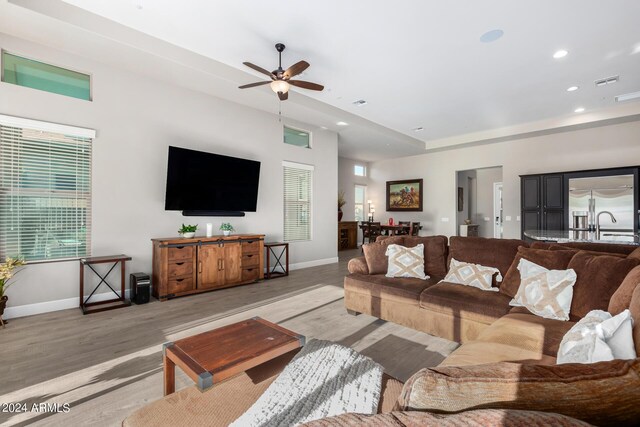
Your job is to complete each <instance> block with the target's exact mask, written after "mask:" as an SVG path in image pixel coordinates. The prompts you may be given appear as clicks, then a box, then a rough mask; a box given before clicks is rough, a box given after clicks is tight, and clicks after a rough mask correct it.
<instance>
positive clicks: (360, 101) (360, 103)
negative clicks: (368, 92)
mask: <svg viewBox="0 0 640 427" xmlns="http://www.w3.org/2000/svg"><path fill="white" fill-rule="evenodd" d="M352 104H353V105H355V106H356V107H362V106H363V105H367V101H365V100H364V99H358V100H357V101H353V102H352Z"/></svg>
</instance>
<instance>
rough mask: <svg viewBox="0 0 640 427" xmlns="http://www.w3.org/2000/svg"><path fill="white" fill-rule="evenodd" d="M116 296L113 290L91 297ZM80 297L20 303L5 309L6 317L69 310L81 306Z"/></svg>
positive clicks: (94, 298) (127, 295)
mask: <svg viewBox="0 0 640 427" xmlns="http://www.w3.org/2000/svg"><path fill="white" fill-rule="evenodd" d="M113 297H114V295H113V292H105V293H102V294H95V295H93V296H92V297H91V301H92V302H93V301H96V302H97V301H106V300H108V299H112V298H113ZM125 297H126V298H129V289H126V290H125ZM79 304H80V302H79V298H78V297H75V298H65V299H59V300H55V301H46V302H37V303H35V304H25V305H18V306H15V307H7V308H5V309H4V315H3V316H2V318H4V319H15V318H16V317H24V316H33V315H34V314H42V313H50V312H52V311H60V310H67V309H70V308H77V309H78V310H80V307H79Z"/></svg>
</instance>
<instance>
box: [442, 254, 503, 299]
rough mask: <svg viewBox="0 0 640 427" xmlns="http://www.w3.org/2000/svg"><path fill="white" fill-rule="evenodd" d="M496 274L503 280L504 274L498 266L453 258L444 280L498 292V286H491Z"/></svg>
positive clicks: (497, 278) (500, 280) (497, 279)
mask: <svg viewBox="0 0 640 427" xmlns="http://www.w3.org/2000/svg"><path fill="white" fill-rule="evenodd" d="M496 274H497V277H496V281H498V282H502V275H501V274H500V270H498V269H497V268H493V267H485V266H484V265H480V264H471V263H468V262H462V261H458V260H456V259H455V258H451V264H449V272H448V273H447V276H446V277H445V278H444V279H443V280H442V282H449V283H457V284H460V285H466V286H473V287H474V288H478V289H482V290H483V291H493V292H498V290H499V289H498V288H494V287H493V286H491V284H492V283H493V276H494V275H496Z"/></svg>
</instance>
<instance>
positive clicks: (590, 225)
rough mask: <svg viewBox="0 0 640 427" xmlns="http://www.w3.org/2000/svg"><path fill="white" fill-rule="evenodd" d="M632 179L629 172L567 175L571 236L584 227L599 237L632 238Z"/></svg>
mask: <svg viewBox="0 0 640 427" xmlns="http://www.w3.org/2000/svg"><path fill="white" fill-rule="evenodd" d="M633 183H634V176H633V175H616V176H603V177H589V178H571V179H569V224H570V229H572V230H575V233H574V234H575V237H582V236H586V235H587V231H588V232H589V235H590V236H591V237H592V238H595V239H599V240H613V241H621V242H627V241H628V242H633V241H635V240H636V238H635V236H634V217H635V215H636V212H635V208H634V185H633ZM585 217H586V218H585ZM598 223H599V224H598ZM578 224H579V225H580V227H577V226H578ZM585 225H586V227H584V226H585ZM584 228H587V230H584ZM596 230H599V232H600V233H599V236H598V235H597V234H596Z"/></svg>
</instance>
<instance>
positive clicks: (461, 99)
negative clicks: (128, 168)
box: [0, 0, 640, 160]
mask: <svg viewBox="0 0 640 427" xmlns="http://www.w3.org/2000/svg"><path fill="white" fill-rule="evenodd" d="M5 1H6V0H5ZM63 1H64V2H65V3H67V4H66V5H65V4H64V3H61V2H60V0H52V1H48V2H46V6H45V5H44V3H45V2H42V1H40V2H39V1H37V0H11V3H14V4H19V5H21V6H24V7H27V8H29V9H30V10H32V11H38V12H39V13H41V14H44V15H47V16H49V17H53V18H55V19H56V20H58V21H63V22H67V23H71V24H73V25H74V26H76V27H79V28H82V31H83V32H84V33H87V32H89V33H91V34H92V35H94V36H95V35H99V36H101V37H103V38H107V39H109V40H111V41H112V42H114V43H119V44H120V48H122V44H127V45H129V47H133V48H135V49H137V50H143V51H146V52H149V53H155V54H156V55H158V52H159V50H158V49H161V48H162V49H163V50H162V56H163V57H164V58H165V59H170V60H172V61H174V62H176V63H179V64H182V65H189V67H190V68H191V69H193V68H194V67H195V68H197V67H200V71H204V72H205V73H207V74H209V77H211V75H213V74H215V75H216V77H218V78H220V77H222V78H221V80H224V83H225V84H222V83H220V82H218V85H217V86H216V85H215V84H213V83H212V84H211V88H215V90H216V91H215V94H216V95H218V96H221V97H225V98H229V99H234V100H236V101H238V102H241V103H245V104H247V105H252V106H255V107H256V108H261V109H265V110H268V111H272V112H274V111H277V102H276V101H275V100H276V98H275V94H273V93H272V92H270V89H269V88H268V87H261V88H254V89H247V90H245V91H240V90H237V89H236V86H237V85H239V84H245V83H249V82H252V81H257V80H260V79H262V77H263V76H261V75H260V74H258V73H255V72H253V71H252V70H249V69H247V68H246V67H244V66H243V65H242V62H243V61H250V62H253V63H254V64H257V65H260V66H262V67H264V68H266V69H269V70H271V69H274V68H276V66H277V53H276V51H275V49H274V47H273V45H274V44H275V43H276V42H283V43H285V44H286V45H287V49H286V50H285V52H284V54H283V66H284V67H287V66H289V65H291V64H293V63H295V62H297V61H298V60H301V59H305V60H307V61H308V62H309V63H310V64H311V67H310V68H309V69H308V70H307V71H306V72H305V73H304V76H303V77H302V78H303V79H305V80H309V81H313V82H318V83H321V84H324V85H325V87H326V89H325V91H323V92H319V93H318V92H312V91H304V90H300V91H299V93H300V94H292V96H291V97H290V99H289V101H286V102H285V103H283V108H284V109H283V114H285V115H290V116H291V117H293V118H296V119H304V120H305V121H309V122H310V123H313V124H316V125H318V126H326V127H328V128H330V129H335V130H339V131H340V154H341V155H343V156H345V157H352V158H360V159H362V160H376V159H379V158H384V157H397V156H401V155H412V154H418V153H420V152H423V151H424V146H423V145H421V144H417V143H416V142H417V141H422V142H424V143H425V144H426V148H427V149H436V148H443V147H449V146H453V145H457V144H465V143H470V142H473V141H487V140H491V139H495V138H504V137H505V136H509V135H517V134H529V133H532V132H539V131H548V130H549V129H553V128H566V126H572V125H584V124H585V123H589V122H598V121H603V120H609V121H610V120H612V119H616V118H621V117H625V116H627V117H629V116H634V115H638V114H640V102H638V101H630V102H627V103H624V104H622V103H621V104H617V103H616V102H615V101H614V99H613V97H614V96H615V95H619V94H623V93H628V92H635V91H640V25H638V16H640V1H637V0H616V1H615V2H607V3H606V4H605V3H604V2H602V1H600V0H563V1H557V0H536V1H533V0H531V1H527V2H524V1H509V0H485V1H477V0H466V1H459V2H446V1H431V0H430V1H425V0H405V1H401V2H395V3H393V4H392V3H390V2H388V1H382V0H357V1H356V0H352V1H338V0H325V1H323V2H301V1H295V0H280V1H279V2H277V3H273V2H265V1H260V0H252V1H251V0H244V1H242V0H235V1H226V2H220V1H217V2H211V1H205V0H181V1H175V0H109V1H95V0H63ZM69 5H73V6H76V7H77V8H81V9H83V10H84V11H83V14H80V13H79V12H78V10H77V9H76V7H73V8H72V7H70V6H69ZM2 6H4V9H5V10H6V11H10V12H14V13H17V12H15V11H13V10H12V8H15V7H17V6H14V5H10V6H9V7H7V6H6V5H2ZM2 11H3V10H2V9H0V12H2ZM87 12H91V14H95V15H98V16H100V17H102V18H106V19H102V20H97V19H95V16H94V15H88V14H87ZM21 16H23V17H25V16H27V15H24V14H22V15H21ZM107 20H108V21H107ZM5 23H7V25H8V22H6V21H5ZM115 23H117V24H120V25H116V24H115ZM0 24H2V21H1V20H0ZM109 24H111V25H109ZM48 25H52V24H51V23H50V22H49V23H48ZM126 27H128V28H129V29H135V30H137V31H136V32H135V33H133V32H131V31H128V32H127V31H124V30H123V28H126ZM1 29H2V27H0V30H1ZM493 29H501V30H503V31H504V36H503V37H502V38H501V39H499V40H497V41H495V42H493V43H482V42H480V40H479V38H480V36H481V35H482V34H483V33H485V32H487V31H489V30H493ZM13 31H15V32H21V34H18V35H20V36H23V37H27V36H28V38H31V39H37V37H38V36H37V35H36V34H31V33H29V34H26V33H27V32H28V31H27V30H25V29H24V27H22V28H19V25H17V24H15V23H13ZM138 32H139V33H143V34H146V35H147V36H151V37H148V38H141V37H137V36H136V37H134V36H135V35H136V33H138ZM32 33H33V31H32ZM40 33H42V32H40ZM47 38H48V39H49V43H51V40H50V39H51V37H50V35H49V36H48V37H47ZM83 39H84V37H83ZM88 40H90V38H89V39H88ZM157 40H162V41H164V42H166V44H165V45H159V44H157V43H156V41H157ZM41 41H46V40H41ZM76 43H80V44H81V43H82V41H81V40H77V41H76ZM154 43H155V44H154ZM168 44H171V45H175V46H177V47H180V48H183V49H176V48H175V46H169V45H168ZM105 45H106V43H104V40H103V42H102V43H101V44H100V46H101V47H103V48H104V49H106V47H104V46H105ZM169 47H170V48H171V49H169ZM75 49H77V50H78V53H87V52H88V51H89V50H88V49H87V50H86V51H82V48H81V47H78V46H76V47H75ZM154 49H155V50H154ZM558 49H566V50H568V51H569V54H568V55H567V56H566V57H565V58H563V59H560V60H557V59H553V58H552V55H553V53H554V52H555V51H556V50H558ZM92 50H95V49H92ZM184 50H186V51H189V52H194V53H196V54H198V55H196V56H188V55H186V53H185V52H184ZM102 57H103V58H102V60H103V61H104V60H105V59H104V57H105V55H102ZM196 57H197V59H198V61H196V60H194V58H196ZM135 58H136V55H132V57H131V61H134V62H135V60H136V59H135ZM203 58H206V59H208V60H209V61H208V62H207V61H205V60H204V59H203ZM119 59H120V61H119V62H120V63H121V64H122V63H123V61H122V60H121V59H122V58H119ZM189 61H190V62H189ZM187 62H189V63H188V64H187ZM196 62H198V64H197V66H196V65H195V63H196ZM220 63H221V64H220ZM222 64H225V65H226V67H223V66H221V65H222ZM612 75H620V81H619V82H618V83H616V84H613V85H609V86H606V87H595V85H594V80H596V79H599V78H602V77H608V76H612ZM573 85H576V86H579V87H580V89H579V90H577V91H575V92H567V91H566V89H567V88H568V87H569V86H573ZM223 86H224V87H223ZM247 92H251V93H250V94H249V93H247ZM357 99H365V100H366V101H367V102H368V104H367V105H365V106H363V107H356V106H354V105H352V102H353V101H355V100H357ZM577 107H584V108H585V109H586V111H585V112H584V113H581V114H576V113H574V112H573V111H574V109H575V108H577ZM304 111H306V115H305V114H303V112H304ZM337 120H343V121H346V122H348V123H349V125H350V126H348V127H346V128H345V129H341V128H336V126H335V121H337ZM418 126H420V127H423V128H424V131H422V132H414V131H412V129H413V128H415V127H418Z"/></svg>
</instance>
